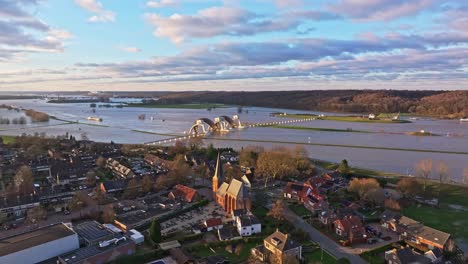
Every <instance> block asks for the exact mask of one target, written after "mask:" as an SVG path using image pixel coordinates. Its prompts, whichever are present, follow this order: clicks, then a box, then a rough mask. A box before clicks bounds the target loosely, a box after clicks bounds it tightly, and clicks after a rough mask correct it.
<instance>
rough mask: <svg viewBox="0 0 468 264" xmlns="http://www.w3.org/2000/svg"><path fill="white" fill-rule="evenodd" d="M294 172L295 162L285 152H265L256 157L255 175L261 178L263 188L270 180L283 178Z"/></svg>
mask: <svg viewBox="0 0 468 264" xmlns="http://www.w3.org/2000/svg"><path fill="white" fill-rule="evenodd" d="M296 172H297V170H296V164H295V160H294V159H293V157H291V155H290V154H289V153H288V152H287V151H286V152H285V151H284V150H271V151H265V152H263V153H261V154H260V156H259V157H258V161H257V174H258V175H261V176H263V178H264V181H265V187H266V186H267V185H268V181H269V180H271V179H277V178H283V177H285V176H290V175H293V174H294V173H296Z"/></svg>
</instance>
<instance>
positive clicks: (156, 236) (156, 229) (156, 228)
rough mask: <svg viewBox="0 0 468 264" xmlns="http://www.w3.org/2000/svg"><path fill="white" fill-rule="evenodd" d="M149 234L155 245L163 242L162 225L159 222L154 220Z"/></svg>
mask: <svg viewBox="0 0 468 264" xmlns="http://www.w3.org/2000/svg"><path fill="white" fill-rule="evenodd" d="M149 232H150V238H151V240H153V242H154V243H160V242H161V241H162V235H161V224H160V223H159V220H157V219H154V220H153V222H152V223H151V226H150V230H149Z"/></svg>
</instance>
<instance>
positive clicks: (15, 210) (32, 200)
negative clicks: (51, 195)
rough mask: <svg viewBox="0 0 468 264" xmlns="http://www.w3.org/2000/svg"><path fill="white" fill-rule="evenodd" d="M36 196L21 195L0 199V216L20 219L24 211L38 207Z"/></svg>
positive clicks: (37, 197)
mask: <svg viewBox="0 0 468 264" xmlns="http://www.w3.org/2000/svg"><path fill="white" fill-rule="evenodd" d="M39 204H40V203H39V196H38V195H33V194H32V195H21V196H17V197H12V198H6V197H3V198H0V216H5V217H22V216H24V215H25V214H26V211H27V210H29V209H31V208H34V207H36V206H39Z"/></svg>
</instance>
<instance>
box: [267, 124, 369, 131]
mask: <svg viewBox="0 0 468 264" xmlns="http://www.w3.org/2000/svg"><path fill="white" fill-rule="evenodd" d="M264 127H271V128H281V129H294V130H311V131H322V132H348V133H374V132H371V131H362V130H352V129H335V128H320V127H304V126H283V125H270V126H264Z"/></svg>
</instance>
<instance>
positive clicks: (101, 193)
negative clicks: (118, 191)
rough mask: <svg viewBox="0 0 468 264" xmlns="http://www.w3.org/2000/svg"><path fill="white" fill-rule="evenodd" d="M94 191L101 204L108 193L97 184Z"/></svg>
mask: <svg viewBox="0 0 468 264" xmlns="http://www.w3.org/2000/svg"><path fill="white" fill-rule="evenodd" d="M94 193H95V198H96V201H97V202H98V204H99V205H100V204H102V203H104V201H105V200H106V193H105V192H104V191H103V190H102V189H101V188H100V186H96V188H94Z"/></svg>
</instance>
